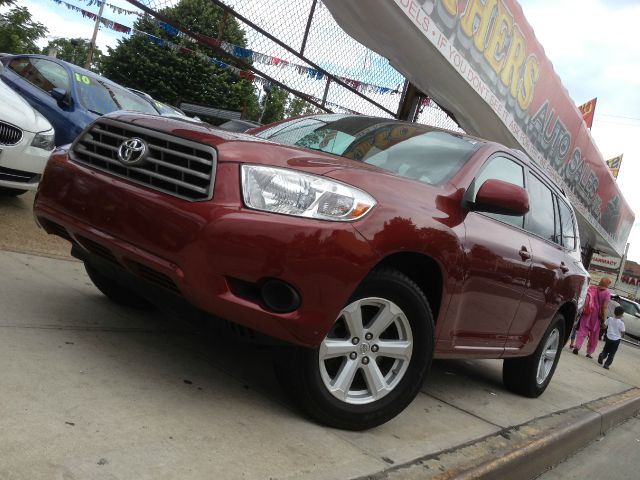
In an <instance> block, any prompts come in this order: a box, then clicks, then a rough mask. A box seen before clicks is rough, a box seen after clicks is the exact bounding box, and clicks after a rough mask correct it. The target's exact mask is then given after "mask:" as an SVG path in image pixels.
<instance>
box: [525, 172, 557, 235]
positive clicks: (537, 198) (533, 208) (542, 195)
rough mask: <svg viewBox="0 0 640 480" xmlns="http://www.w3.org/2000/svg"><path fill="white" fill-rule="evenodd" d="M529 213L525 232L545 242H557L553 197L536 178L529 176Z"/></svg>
mask: <svg viewBox="0 0 640 480" xmlns="http://www.w3.org/2000/svg"><path fill="white" fill-rule="evenodd" d="M527 190H528V191H529V213H528V214H527V230H529V231H530V232H532V233H535V234H536V235H539V236H540V237H542V238H544V239H545V240H549V241H552V242H555V241H557V238H556V236H555V235H556V234H555V209H554V207H553V203H554V195H553V193H551V190H550V189H549V187H547V186H546V185H545V184H544V183H542V181H540V180H539V179H538V178H537V177H535V176H533V175H530V176H529V185H528V188H527Z"/></svg>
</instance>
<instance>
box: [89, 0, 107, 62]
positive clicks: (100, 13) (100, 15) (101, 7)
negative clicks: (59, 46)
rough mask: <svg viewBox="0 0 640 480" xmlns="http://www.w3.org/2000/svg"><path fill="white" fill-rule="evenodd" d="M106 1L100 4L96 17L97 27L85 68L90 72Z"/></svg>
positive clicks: (94, 29)
mask: <svg viewBox="0 0 640 480" xmlns="http://www.w3.org/2000/svg"><path fill="white" fill-rule="evenodd" d="M105 3H106V0H104V1H103V2H102V3H101V4H100V10H99V11H98V16H97V17H96V25H95V27H93V37H91V43H90V44H89V52H88V53H87V61H86V63H85V64H84V68H86V69H87V70H89V69H90V68H91V62H92V61H93V50H94V49H95V48H96V38H97V37H98V29H99V28H100V19H101V18H102V12H103V11H104V4H105Z"/></svg>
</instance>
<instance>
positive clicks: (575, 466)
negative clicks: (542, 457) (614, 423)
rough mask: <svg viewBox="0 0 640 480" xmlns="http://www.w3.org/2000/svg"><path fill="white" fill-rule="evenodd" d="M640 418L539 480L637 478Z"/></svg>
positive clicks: (613, 479)
mask: <svg viewBox="0 0 640 480" xmlns="http://www.w3.org/2000/svg"><path fill="white" fill-rule="evenodd" d="M638 458H640V418H638V417H634V418H632V419H630V420H628V421H626V422H625V423H623V424H622V425H620V426H618V427H616V428H614V429H613V430H611V431H610V432H609V433H608V434H607V435H604V436H601V437H599V438H598V439H597V440H595V441H594V442H592V443H591V444H590V445H589V446H587V447H586V448H585V449H583V450H580V451H579V452H578V453H576V454H575V455H573V456H571V457H570V458H568V459H567V460H566V461H564V462H562V463H561V464H559V465H556V466H555V467H553V468H552V469H551V470H550V471H548V472H547V473H545V474H543V475H541V476H540V477H539V480H584V479H586V478H606V479H607V480H631V479H634V478H638Z"/></svg>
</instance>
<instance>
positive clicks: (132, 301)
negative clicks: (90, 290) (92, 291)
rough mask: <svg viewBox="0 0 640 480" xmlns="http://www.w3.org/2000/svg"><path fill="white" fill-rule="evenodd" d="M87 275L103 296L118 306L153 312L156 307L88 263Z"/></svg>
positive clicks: (86, 264) (85, 265)
mask: <svg viewBox="0 0 640 480" xmlns="http://www.w3.org/2000/svg"><path fill="white" fill-rule="evenodd" d="M84 268H85V270H86V271H87V275H89V278H90V279H91V281H92V282H93V284H94V285H95V286H96V288H97V289H98V290H100V292H102V294H103V295H104V296H105V297H107V298H108V299H109V300H111V301H112V302H114V303H117V304H118V305H123V306H125V307H130V308H135V309H138V310H153V309H154V306H153V304H152V303H151V302H149V301H148V300H147V299H146V298H143V297H141V296H140V295H138V294H137V293H135V292H134V291H132V290H130V289H128V288H126V287H123V286H122V285H120V284H119V283H117V282H116V281H115V280H113V279H111V278H109V277H107V276H106V275H103V274H102V273H100V271H98V270H97V269H96V268H94V267H92V266H91V265H89V264H88V263H85V264H84Z"/></svg>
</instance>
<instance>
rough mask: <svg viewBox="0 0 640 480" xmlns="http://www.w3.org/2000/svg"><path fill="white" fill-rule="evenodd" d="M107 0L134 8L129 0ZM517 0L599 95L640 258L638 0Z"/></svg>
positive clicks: (608, 153)
mask: <svg viewBox="0 0 640 480" xmlns="http://www.w3.org/2000/svg"><path fill="white" fill-rule="evenodd" d="M247 1H253V2H257V3H260V1H264V2H267V1H268V0H247ZM292 1H293V0H292ZM67 2H68V3H71V4H73V5H75V6H78V7H81V8H84V9H85V10H88V11H91V12H94V13H97V10H98V9H97V7H96V6H95V5H91V6H89V5H88V4H89V3H90V0H67ZM107 2H108V3H110V4H112V5H118V6H120V7H122V8H125V9H127V10H133V9H134V7H132V6H131V4H129V3H127V2H126V1H125V0H107ZM519 3H520V5H521V6H522V8H523V11H524V13H525V16H526V18H527V20H528V21H529V23H530V24H531V25H532V27H533V29H534V31H535V34H536V37H537V38H538V41H539V42H540V43H541V44H542V46H543V47H544V49H545V52H546V55H547V57H548V58H549V59H550V60H551V62H552V63H553V66H554V69H555V70H556V72H557V73H558V75H559V76H560V78H561V79H562V82H563V84H564V85H565V87H566V88H567V90H568V92H569V95H570V96H571V98H572V99H573V100H574V101H575V102H576V104H578V105H579V104H582V103H584V102H586V101H588V100H590V99H592V98H594V97H597V98H598V103H597V106H596V111H595V118H594V123H593V128H592V130H591V134H592V136H593V137H594V139H595V142H596V144H597V145H598V148H599V149H600V151H601V153H602V155H603V157H604V158H612V157H615V156H617V155H620V154H623V155H624V156H623V161H622V167H621V169H620V174H619V176H618V184H619V186H620V189H621V191H622V193H623V195H624V197H625V199H626V201H627V202H628V203H629V205H630V206H631V209H632V210H633V211H634V212H635V213H636V221H635V223H634V226H633V228H632V230H631V235H630V236H629V240H628V241H629V243H630V247H629V255H628V258H629V259H631V260H634V261H637V262H640V188H638V185H636V183H635V182H636V180H637V179H639V178H640V141H639V139H640V43H638V41H637V38H636V37H637V33H636V32H637V21H638V19H640V0H615V1H613V0H520V2H519ZM17 4H18V5H21V6H27V7H28V8H29V11H30V12H31V14H32V15H33V17H34V19H35V20H37V21H39V22H41V23H44V24H45V25H46V26H47V27H48V29H49V38H48V39H46V40H42V41H41V42H40V44H41V45H42V46H44V45H45V44H46V43H47V41H48V40H49V39H53V38H56V37H70V36H72V37H82V38H87V39H89V38H90V37H91V34H92V32H93V21H91V20H90V19H86V18H83V17H82V16H81V15H79V14H78V13H76V12H73V11H69V10H67V9H66V8H65V7H64V6H62V5H58V4H56V3H54V2H53V0H17ZM103 15H104V16H105V17H107V18H109V19H110V20H113V21H116V22H119V23H122V24H124V25H126V26H131V25H132V24H133V22H134V20H135V18H136V17H135V16H132V15H119V14H117V13H116V12H113V11H112V10H111V9H110V8H109V7H107V8H105V11H104V14H103ZM70 32H72V33H70ZM118 38H122V34H119V33H117V32H114V31H111V30H108V29H106V28H101V29H100V33H99V35H98V39H97V44H98V47H99V48H101V49H102V50H103V52H105V53H106V50H107V48H106V47H107V46H111V47H115V45H116V43H117V39H118ZM250 46H251V45H250Z"/></svg>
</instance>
